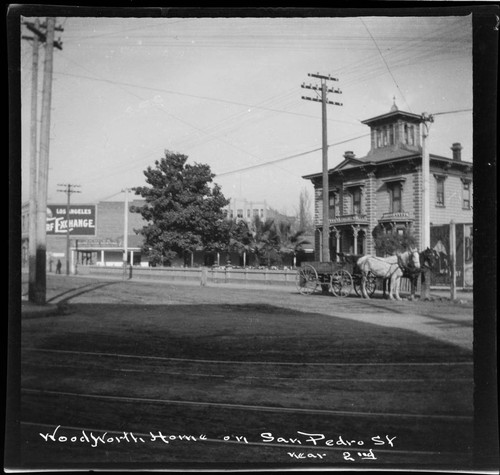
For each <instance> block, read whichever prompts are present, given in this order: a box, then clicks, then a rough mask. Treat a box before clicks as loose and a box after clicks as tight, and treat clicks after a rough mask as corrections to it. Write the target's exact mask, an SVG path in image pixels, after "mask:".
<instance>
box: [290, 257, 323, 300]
mask: <svg viewBox="0 0 500 475" xmlns="http://www.w3.org/2000/svg"><path fill="white" fill-rule="evenodd" d="M295 284H296V285H297V290H298V291H299V292H300V293H301V294H302V295H311V294H312V293H313V292H314V291H315V290H316V287H317V286H318V273H317V272H316V269H315V268H314V267H312V266H310V265H309V264H306V265H305V266H304V267H301V268H300V269H299V270H298V271H297V275H296V276H295Z"/></svg>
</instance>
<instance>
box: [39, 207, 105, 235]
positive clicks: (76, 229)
mask: <svg viewBox="0 0 500 475" xmlns="http://www.w3.org/2000/svg"><path fill="white" fill-rule="evenodd" d="M68 224H69V234H70V235H76V236H81V235H86V236H95V205H70V207H69V220H68V216H66V206H64V205H48V206H47V235H54V234H56V235H57V234H61V235H63V234H64V235H65V234H66V233H67V231H68Z"/></svg>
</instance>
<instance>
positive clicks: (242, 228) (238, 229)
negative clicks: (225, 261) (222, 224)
mask: <svg viewBox="0 0 500 475" xmlns="http://www.w3.org/2000/svg"><path fill="white" fill-rule="evenodd" d="M252 249H253V236H252V233H251V232H250V229H249V227H248V224H247V223H246V221H243V220H241V221H238V222H237V221H236V220H233V221H231V223H230V226H229V246H228V250H229V251H235V252H237V253H238V254H239V255H240V256H241V255H243V267H246V256H247V253H249V252H251V251H252Z"/></svg>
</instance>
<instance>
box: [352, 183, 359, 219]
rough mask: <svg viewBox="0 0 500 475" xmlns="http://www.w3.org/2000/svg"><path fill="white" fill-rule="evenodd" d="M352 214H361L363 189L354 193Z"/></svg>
mask: <svg viewBox="0 0 500 475" xmlns="http://www.w3.org/2000/svg"><path fill="white" fill-rule="evenodd" d="M352 214H361V188H354V190H353V191H352Z"/></svg>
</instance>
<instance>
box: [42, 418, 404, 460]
mask: <svg viewBox="0 0 500 475" xmlns="http://www.w3.org/2000/svg"><path fill="white" fill-rule="evenodd" d="M296 434H297V436H295V437H278V436H276V435H274V434H273V433H272V432H262V433H261V434H260V435H259V438H258V439H256V440H252V439H250V440H249V438H247V436H243V435H233V434H231V435H223V436H211V437H209V436H208V435H207V434H198V435H192V434H164V433H163V432H162V431H150V432H149V433H148V434H138V433H134V432H120V433H110V432H103V433H96V432H94V431H89V430H83V429H82V430H77V429H72V430H71V433H69V432H68V430H66V431H65V430H63V429H61V426H57V427H56V428H55V429H54V430H53V431H52V432H46V433H42V432H40V433H39V435H40V437H41V438H42V439H43V441H44V442H47V443H57V444H78V443H80V444H87V445H90V447H93V448H97V447H100V446H104V445H109V444H132V445H143V444H147V443H151V442H160V443H162V444H170V443H172V442H204V441H206V442H213V441H219V442H220V441H222V442H231V443H241V444H259V445H260V444H262V445H265V444H269V445H271V444H272V445H282V446H286V445H289V446H293V447H296V446H303V447H304V449H305V448H308V449H310V448H312V447H315V448H316V449H319V448H321V447H336V448H338V449H341V448H345V449H346V450H344V451H343V452H342V457H343V460H344V461H349V462H355V461H357V460H377V457H376V455H375V449H377V448H381V447H384V448H386V449H387V448H389V449H391V448H394V443H395V442H394V441H395V439H396V436H390V435H387V434H384V435H375V436H373V437H369V438H367V439H366V440H363V439H350V438H348V437H345V436H342V435H338V436H334V437H331V438H329V437H328V436H326V435H325V434H318V433H309V432H302V431H297V432H296ZM287 454H288V456H290V457H291V458H292V459H295V460H304V459H324V458H326V457H327V453H325V452H322V451H319V452H314V453H312V452H300V451H294V452H287Z"/></svg>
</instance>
